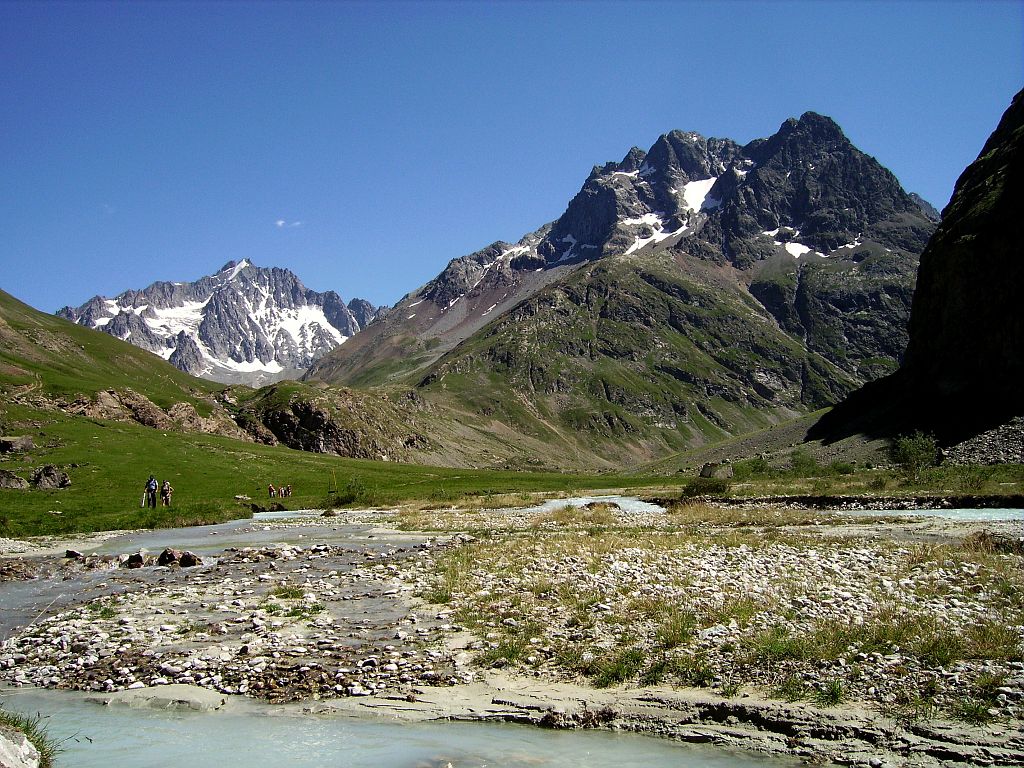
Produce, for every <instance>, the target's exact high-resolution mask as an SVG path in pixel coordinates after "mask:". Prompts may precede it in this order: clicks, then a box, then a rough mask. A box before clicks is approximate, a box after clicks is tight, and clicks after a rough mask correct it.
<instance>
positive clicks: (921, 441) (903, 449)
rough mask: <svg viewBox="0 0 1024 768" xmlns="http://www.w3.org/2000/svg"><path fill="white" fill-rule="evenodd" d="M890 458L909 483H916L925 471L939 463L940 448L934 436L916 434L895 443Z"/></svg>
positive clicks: (890, 451)
mask: <svg viewBox="0 0 1024 768" xmlns="http://www.w3.org/2000/svg"><path fill="white" fill-rule="evenodd" d="M889 458H890V459H891V460H892V462H893V464H895V465H896V466H897V467H899V469H900V471H901V472H902V473H903V476H904V477H905V478H906V479H907V480H908V481H910V482H912V483H916V482H917V481H918V480H920V478H921V473H922V472H923V471H924V470H926V469H928V468H929V467H934V466H935V465H936V464H938V463H939V446H938V443H936V442H935V438H934V437H933V436H932V435H926V434H924V433H923V432H914V433H913V434H912V435H903V436H902V437H897V438H896V439H895V440H894V441H893V443H892V445H891V446H890V447H889Z"/></svg>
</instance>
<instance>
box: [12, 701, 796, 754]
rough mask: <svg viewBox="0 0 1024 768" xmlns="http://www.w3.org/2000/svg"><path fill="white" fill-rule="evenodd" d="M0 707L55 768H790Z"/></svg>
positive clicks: (252, 722)
mask: <svg viewBox="0 0 1024 768" xmlns="http://www.w3.org/2000/svg"><path fill="white" fill-rule="evenodd" d="M0 702H2V703H3V706H4V707H6V708H8V709H11V710H16V711H20V712H24V713H26V714H34V713H36V712H40V713H45V714H46V716H47V717H46V720H45V723H46V725H47V729H48V732H49V734H50V736H52V737H53V738H54V739H56V740H57V741H59V742H60V743H61V746H62V748H63V750H64V752H63V753H62V754H61V755H60V756H59V757H58V758H57V768H114V767H116V768H166V766H170V765H190V766H197V767H198V768H203V767H205V766H218V767H225V768H226V767H227V766H236V765H244V766H245V767H246V768H285V767H287V768H444V767H445V766H447V765H449V764H450V765H451V766H452V768H485V767H488V768H490V767H494V768H498V767H502V768H581V767H585V768H627V767H630V766H634V767H635V768H640V767H641V766H643V768H662V767H664V768H668V767H669V766H674V767H677V766H686V768H748V766H749V767H750V768H755V767H759V768H787V767H788V766H795V765H796V762H795V761H793V760H781V759H778V758H767V757H759V756H756V755H747V754H740V753H736V752H732V751H725V750H720V749H714V748H711V747H704V746H696V745H690V744H681V743H677V742H673V741H669V740H667V739H657V738H652V737H645V736H637V735H634V734H624V733H610V732H606V731H550V730H542V729H540V728H535V727H530V726H517V725H503V724H502V725H495V724H490V723H460V722H419V723H405V722H397V721H389V720H383V719H379V720H378V719H357V718H351V717H341V716H336V715H311V714H304V713H302V712H301V708H298V707H273V706H270V705H263V704H259V703H256V702H252V701H239V702H237V705H236V703H235V702H233V703H232V706H231V707H230V708H229V709H228V711H217V712H205V713H201V712H192V711H180V710H153V709H141V708H131V707H127V706H117V705H114V706H102V705H100V704H97V703H94V702H89V701H87V700H86V695H85V694H79V693H70V692H65V691H37V690H33V691H28V690H3V691H0Z"/></svg>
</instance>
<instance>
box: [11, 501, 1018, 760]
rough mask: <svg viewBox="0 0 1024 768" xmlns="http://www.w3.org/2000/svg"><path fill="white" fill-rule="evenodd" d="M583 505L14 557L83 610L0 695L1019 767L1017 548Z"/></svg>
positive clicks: (423, 513) (47, 628) (995, 534)
mask: <svg viewBox="0 0 1024 768" xmlns="http://www.w3.org/2000/svg"><path fill="white" fill-rule="evenodd" d="M588 501H589V502H590V507H589V508H580V509H576V510H565V509H564V508H562V507H561V506H559V505H550V506H548V507H546V508H543V509H541V508H537V509H535V510H532V511H524V510H497V511H494V510H492V511H483V510H450V509H445V510H416V511H411V510H406V511H401V512H365V513H352V514H350V515H345V516H344V518H343V519H344V521H345V523H347V524H348V525H349V526H350V527H349V528H343V527H340V526H339V525H337V524H332V521H334V520H336V518H332V519H330V520H329V521H327V522H325V521H324V519H319V518H308V519H305V520H301V521H274V522H269V521H253V522H252V523H249V524H248V527H249V528H251V530H250V531H249V532H248V533H247V534H246V535H260V536H263V537H269V538H271V539H274V538H279V539H286V540H291V542H293V543H278V544H273V545H270V544H261V545H260V546H255V547H246V546H238V547H229V548H228V549H227V550H224V551H221V552H219V553H217V554H216V555H204V556H203V557H202V561H203V564H202V565H201V566H198V567H196V568H182V567H180V566H176V565H173V564H172V565H170V566H166V567H163V566H153V565H145V566H143V567H141V568H137V569H129V568H122V567H119V566H120V565H121V563H122V556H124V555H127V554H129V553H127V552H121V553H106V554H103V553H101V554H96V555H87V556H85V557H81V558H64V557H57V556H54V555H52V554H51V555H48V556H42V557H39V556H34V557H28V558H26V557H24V556H23V557H21V558H20V559H21V560H22V561H23V562H26V563H29V564H30V567H31V568H33V569H34V571H35V573H36V574H37V575H39V576H41V577H43V578H45V579H51V580H54V579H59V580H61V583H64V584H69V585H70V587H71V588H72V589H73V590H74V591H75V592H76V601H75V605H74V606H72V607H68V608H66V609H64V610H61V611H60V612H58V613H57V614H56V615H49V614H47V615H46V616H44V617H42V618H40V619H39V620H38V621H36V622H35V623H33V624H32V625H31V626H29V627H27V628H22V629H20V630H19V632H18V634H17V635H16V636H15V637H14V638H12V639H10V640H8V641H7V642H5V643H4V646H3V648H2V649H0V675H2V677H3V679H4V680H5V681H6V682H7V683H8V684H12V685H21V686H32V685H40V686H45V687H56V688H73V689H79V690H89V691H93V692H94V693H96V694H97V695H104V696H108V695H122V696H124V695H127V696H132V697H136V696H143V697H144V696H151V695H152V692H153V691H160V690H162V689H168V690H170V689H175V690H176V689H177V686H182V685H184V686H197V687H202V688H204V689H207V690H213V691H216V692H218V693H221V694H223V695H224V696H226V697H228V698H230V697H231V696H235V695H239V694H242V695H246V696H250V697H257V698H261V699H264V700H266V701H272V702H273V701H277V702H285V701H302V702H305V703H306V704H305V705H306V706H308V707H310V708H311V709H314V710H317V711H325V710H330V711H335V712H340V713H343V714H353V713H362V714H363V715H366V714H376V715H386V716H389V717H392V716H393V717H403V718H454V719H484V720H510V721H514V722H531V723H537V724H542V725H546V726H549V727H571V728H576V727H605V728H618V729H627V730H635V731H638V732H644V733H652V734H659V735H665V736H670V737H673V738H677V739H682V740H686V741H699V742H707V743H714V744H719V745H723V746H730V747H735V746H742V747H743V748H744V749H748V750H752V751H756V752H762V753H765V754H777V755H790V756H797V757H800V758H802V759H806V760H814V761H826V762H833V763H841V764H865V765H867V764H878V763H879V762H882V763H885V762H888V763H891V764H893V765H896V764H901V765H905V764H913V765H939V764H954V763H956V762H971V763H990V764H1001V765H1019V764H1021V763H1020V762H1019V755H1020V754H1022V753H1024V737H1022V734H1021V729H1020V726H1021V702H1022V699H1024V664H1022V663H1021V661H1020V639H1021V629H1022V628H1021V623H1022V622H1021V611H1020V607H1021V605H1020V596H1021V594H1022V593H1021V591H1020V583H1019V576H1020V570H1021V556H1020V555H1019V554H1017V553H1014V552H1013V551H1012V548H1010V551H1001V549H1000V547H1001V546H1002V545H1000V542H1007V541H1013V540H1015V537H1019V536H1020V535H1021V533H1022V531H1021V524H1020V523H1019V522H1013V521H1006V522H1002V523H992V522H971V523H958V522H957V521H955V520H952V521H951V520H941V519H931V520H918V519H915V520H913V521H907V520H900V521H891V520H877V519H873V518H870V517H864V516H861V517H859V518H857V517H852V516H850V517H844V516H832V515H829V516H825V517H818V516H810V517H808V516H807V515H805V514H803V513H802V512H794V511H786V510H775V511H771V510H768V511H765V510H760V511H757V510H754V511H750V512H749V513H744V514H738V513H736V512H735V511H732V510H724V511H721V510H720V511H718V512H715V511H713V510H709V509H708V508H688V509H687V510H672V509H670V510H669V512H668V513H666V512H664V511H658V510H652V509H650V508H639V509H637V508H631V507H629V506H628V505H622V506H620V505H613V504H607V503H604V502H602V501H601V500H581V503H586V502H588ZM385 525H386V526H389V527H388V528H384V527H381V526H385ZM375 526H376V527H375ZM397 528H404V529H417V530H420V531H423V532H422V533H412V532H411V531H410V530H405V531H399V530H396V529H397ZM267 529H269V530H267ZM896 529H898V530H899V533H898V535H894V534H895V533H896ZM169 533H173V532H169ZM972 536H973V537H974V538H973V539H972V538H971V537H972ZM296 541H303V542H305V543H304V544H297V543H294V542H296ZM936 541H938V542H939V543H936ZM964 542H968V543H967V544H966V545H964ZM971 542H973V543H971ZM66 543H67V542H62V544H66ZM95 543H96V542H93V544H95ZM169 543H173V542H171V541H170V540H169ZM114 544H116V540H113V541H111V540H110V539H107V540H105V541H104V542H102V545H103V547H105V548H108V549H109V548H110V547H111V546H112V545H114ZM101 548H102V547H101ZM114 548H116V547H114ZM50 549H51V550H52V547H51V548H50ZM1004 549H1005V547H1004ZM62 554H63V553H62ZM90 557H92V558H93V559H92V560H90V559H89V558H90ZM7 562H10V560H8V561H7ZM15 583H17V582H15ZM10 584H11V582H9V583H8V584H7V585H5V588H7V587H8V586H9V585H10ZM427 600H430V601H432V602H429V603H428V602H426V601H427ZM923 617H931V620H930V621H927V622H926V621H924V620H923ZM883 620H884V623H883ZM972 628H973V629H972ZM825 630H828V632H826V631H825ZM841 630H842V631H841ZM972 632H973V634H972ZM972 637H973V640H972ZM993 638H995V639H997V640H998V639H999V638H1001V641H1000V642H999V643H997V644H993V643H992V642H991V641H992V639H993ZM982 641H985V642H984V643H983V642H982ZM986 644H987V645H986ZM926 646H927V647H926ZM929 648H930V650H929ZM595 686H604V687H595ZM118 691H121V693H118ZM911 694H913V695H911ZM958 702H973V703H975V704H977V707H976V708H975V710H971V711H972V712H973V715H974V719H973V721H967V720H964V719H963V716H964V715H966V714H968V713H966V712H961V713H960V715H959V716H960V717H961V719H959V720H956V719H953V714H954V711H955V707H956V706H957V703H958ZM1015 761H1017V762H1015Z"/></svg>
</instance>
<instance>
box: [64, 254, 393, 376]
mask: <svg viewBox="0 0 1024 768" xmlns="http://www.w3.org/2000/svg"><path fill="white" fill-rule="evenodd" d="M240 276H241V277H240ZM353 301H356V300H353ZM355 306H356V309H354V310H353V309H350V308H349V307H347V306H346V305H345V303H344V302H343V301H342V300H341V297H340V296H338V295H337V294H336V293H335V292H334V291H327V292H326V293H318V292H317V291H312V290H309V289H308V288H306V287H305V286H304V285H303V284H302V282H301V281H300V280H299V278H298V277H297V276H296V275H295V274H294V273H292V272H291V271H290V270H287V269H279V268H276V267H273V268H263V267H257V266H256V265H254V264H253V263H252V262H251V261H249V259H242V260H241V261H234V260H232V261H229V262H227V263H226V264H225V265H224V266H223V267H221V268H220V270H218V271H217V272H216V273H214V274H213V275H210V276H207V277H203V278H200V279H199V280H197V281H195V282H192V283H187V282H166V281H164V282H155V283H153V284H151V285H150V286H149V287H147V288H145V289H143V290H141V291H136V290H130V291H125V292H123V293H121V294H120V295H118V296H117V297H116V298H114V299H108V298H105V297H102V296H97V297H94V298H92V299H90V300H89V301H88V302H86V303H85V304H83V305H82V306H81V307H78V308H77V309H73V308H71V307H65V308H64V309H62V310H60V315H61V316H62V317H64V318H66V319H68V320H71V321H72V322H75V323H78V324H79V325H84V326H87V327H90V328H95V329H98V330H102V331H104V332H106V333H109V334H110V335H112V336H117V337H118V338H119V339H122V340H124V341H128V342H130V343H132V344H134V345H136V346H139V347H142V348H143V349H147V350H149V351H150V352H153V353H154V354H157V355H159V356H160V357H163V358H164V359H166V360H169V361H170V362H171V363H173V364H174V365H176V366H177V367H178V368H180V369H181V370H184V371H185V372H187V373H192V374H193V375H196V376H202V377H205V378H209V379H213V380H215V381H220V382H223V383H246V384H260V383H265V382H268V381H274V380H278V379H281V378H283V377H287V376H292V377H297V376H299V375H301V373H302V371H303V370H304V369H306V368H308V367H309V366H310V365H311V364H312V363H313V361H314V360H316V359H317V358H319V357H320V356H321V355H323V354H324V353H326V352H327V351H329V350H331V349H333V348H334V347H336V346H337V345H339V344H341V343H343V342H344V341H346V340H347V339H348V338H349V337H350V336H352V335H354V334H355V333H356V332H358V331H359V330H360V329H361V328H362V327H363V326H364V325H366V324H367V323H368V322H370V321H371V320H372V319H373V318H374V317H375V316H376V315H377V314H378V310H376V309H374V308H373V307H372V305H369V304H368V303H366V304H365V305H364V304H356V305H355Z"/></svg>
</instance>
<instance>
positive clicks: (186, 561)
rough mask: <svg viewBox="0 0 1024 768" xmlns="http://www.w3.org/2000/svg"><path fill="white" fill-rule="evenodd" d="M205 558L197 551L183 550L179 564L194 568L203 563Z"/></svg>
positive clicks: (183, 566)
mask: <svg viewBox="0 0 1024 768" xmlns="http://www.w3.org/2000/svg"><path fill="white" fill-rule="evenodd" d="M202 564H203V560H202V558H201V557H199V555H197V554H196V553H195V552H188V551H185V552H182V553H181V556H180V557H179V558H178V565H180V566H181V567H182V568H194V567H195V566H197V565H202Z"/></svg>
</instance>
